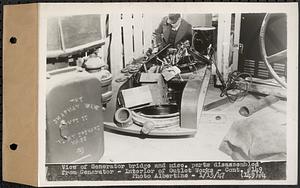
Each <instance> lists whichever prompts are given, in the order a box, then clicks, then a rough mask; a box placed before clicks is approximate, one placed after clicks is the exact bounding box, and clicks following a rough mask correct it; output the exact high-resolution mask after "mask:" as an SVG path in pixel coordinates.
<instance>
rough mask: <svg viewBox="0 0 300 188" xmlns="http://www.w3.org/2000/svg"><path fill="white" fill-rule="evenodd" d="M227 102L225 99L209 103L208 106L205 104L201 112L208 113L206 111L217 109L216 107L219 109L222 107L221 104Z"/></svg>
mask: <svg viewBox="0 0 300 188" xmlns="http://www.w3.org/2000/svg"><path fill="white" fill-rule="evenodd" d="M228 102H229V100H228V98H227V97H225V98H221V99H218V100H216V101H214V102H211V103H209V104H206V105H205V106H204V107H203V111H208V110H211V109H214V108H217V107H219V106H221V105H223V104H226V103H228Z"/></svg>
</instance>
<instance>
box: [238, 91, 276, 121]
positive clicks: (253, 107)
mask: <svg viewBox="0 0 300 188" xmlns="http://www.w3.org/2000/svg"><path fill="white" fill-rule="evenodd" d="M279 100H280V99H279V98H278V97H275V96H272V95H269V96H267V97H265V98H262V99H260V100H258V101H256V102H254V103H253V102H252V103H247V104H244V105H243V106H242V107H241V108H240V110H239V113H240V114H241V115H242V116H245V117H248V116H251V115H252V114H254V113H255V112H257V111H259V110H261V109H263V108H265V107H267V106H269V105H271V104H273V103H275V102H277V101H279Z"/></svg>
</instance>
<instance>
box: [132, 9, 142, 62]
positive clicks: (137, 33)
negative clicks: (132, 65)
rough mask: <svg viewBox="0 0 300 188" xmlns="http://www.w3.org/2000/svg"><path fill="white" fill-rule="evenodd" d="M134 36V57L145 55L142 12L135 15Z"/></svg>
mask: <svg viewBox="0 0 300 188" xmlns="http://www.w3.org/2000/svg"><path fill="white" fill-rule="evenodd" d="M133 36H134V52H133V54H134V58H138V57H141V56H142V55H143V40H142V14H141V13H137V14H134V15H133Z"/></svg>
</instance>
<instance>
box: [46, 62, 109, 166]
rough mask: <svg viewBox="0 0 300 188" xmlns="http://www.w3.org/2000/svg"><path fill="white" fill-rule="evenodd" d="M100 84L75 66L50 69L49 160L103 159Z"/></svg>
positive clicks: (47, 100)
mask: <svg viewBox="0 0 300 188" xmlns="http://www.w3.org/2000/svg"><path fill="white" fill-rule="evenodd" d="M100 84H101V82H100V80H99V79H97V78H96V77H95V76H93V75H91V74H89V73H87V72H85V71H78V70H77V68H75V67H71V68H65V69H59V70H55V71H51V72H48V76H47V97H46V163H72V162H98V161H99V159H100V158H101V156H102V155H103V152H104V135H103V130H104V129H103V128H104V126H103V116H102V103H101V95H99V85H100Z"/></svg>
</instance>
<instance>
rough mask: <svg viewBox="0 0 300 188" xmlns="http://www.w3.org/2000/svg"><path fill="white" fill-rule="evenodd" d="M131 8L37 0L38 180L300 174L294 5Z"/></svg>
mask: <svg viewBox="0 0 300 188" xmlns="http://www.w3.org/2000/svg"><path fill="white" fill-rule="evenodd" d="M127 5H128V6H126V4H102V5H100V4H88V3H87V4H69V5H68V4H63V5H59V4H50V5H49V6H48V5H44V7H45V8H44V9H45V11H44V12H45V13H42V14H41V17H42V18H43V19H42V22H43V24H41V25H40V32H41V34H40V36H41V39H40V40H41V41H42V42H41V44H45V46H44V47H42V48H41V51H42V53H43V55H42V57H44V58H43V59H42V60H41V61H40V63H41V64H42V65H41V66H40V67H41V68H40V71H42V73H40V75H42V78H41V79H42V80H43V81H42V82H41V83H43V84H44V87H42V88H41V89H43V91H40V93H42V95H43V96H44V97H43V98H42V99H44V105H42V107H43V108H44V112H45V114H44V116H43V118H42V120H41V121H40V122H44V125H43V126H41V129H40V131H41V133H40V137H39V138H40V140H42V144H41V145H40V146H41V148H43V149H41V150H40V151H39V152H40V156H42V157H41V158H42V160H41V163H42V164H40V169H42V174H43V175H42V177H40V179H41V182H43V184H44V185H70V186H71V185H72V186H74V185H75V186H76V185H77V184H78V185H86V184H84V182H85V183H86V182H87V181H88V182H89V183H91V185H147V184H167V185H169V184H171V185H174V184H199V185H200V184H210V183H211V184H251V183H255V184H267V183H272V184H287V183H291V182H293V181H295V180H296V181H297V178H296V177H297V174H296V171H297V169H296V166H297V165H296V164H297V159H296V156H297V155H296V153H297V150H295V148H296V149H297V140H295V138H297V120H296V119H295V117H296V118H297V115H296V114H297V112H295V111H294V112H290V109H293V107H292V106H293V104H294V105H297V104H296V103H297V97H295V95H296V93H293V91H294V90H295V89H296V90H297V84H296V83H297V80H298V75H297V72H296V74H295V70H297V69H298V62H297V60H298V59H297V58H298V54H297V50H296V49H294V48H293V49H291V48H290V46H295V45H293V44H294V42H297V41H298V38H297V37H298V31H297V28H298V26H297V27H295V28H291V26H293V23H295V20H296V23H298V21H297V19H298V17H293V16H294V15H297V13H296V14H295V13H294V12H293V11H290V9H289V6H288V5H284V6H281V5H272V6H266V5H263V6H262V5H260V4H257V5H255V4H254V5H253V4H252V5H251V7H252V8H253V9H251V10H250V9H248V8H247V6H248V5H247V4H243V5H241V6H240V8H238V7H237V6H233V7H232V8H230V6H229V5H226V6H225V5H224V10H221V7H222V4H220V5H219V6H217V5H212V4H209V5H207V4H201V3H195V4H193V3H189V4H176V3H170V4H168V3H161V4H155V3H153V4H149V3H140V4H134V5H129V4H127ZM203 5H205V6H203ZM59 6H61V7H59ZM280 6H281V7H280ZM105 7H107V9H106V8H105ZM112 7H113V8H112ZM205 7H210V8H208V9H205ZM268 7H269V8H268ZM68 8H70V9H68ZM88 8H91V9H92V10H93V11H89V9H88ZM256 8H257V9H256ZM272 8H274V10H273V9H272ZM98 9H99V10H98ZM54 10H56V11H54ZM64 10H65V11H64ZM78 10H81V11H78ZM112 10H113V11H112ZM160 10H163V11H160ZM292 10H294V9H292ZM292 31H294V33H293V32H292ZM295 36H296V38H293V37H295ZM296 46H298V45H296ZM43 50H44V51H43ZM295 52H296V53H295ZM291 56H294V57H293V58H290V57H291ZM295 60H296V61H295ZM293 88H294V89H293ZM289 107H291V108H289ZM295 134H296V137H295ZM294 162H296V163H294ZM294 168H295V169H294ZM182 180H185V181H182ZM296 181H295V182H296ZM224 182H225V183H224ZM80 183H83V184H80Z"/></svg>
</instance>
